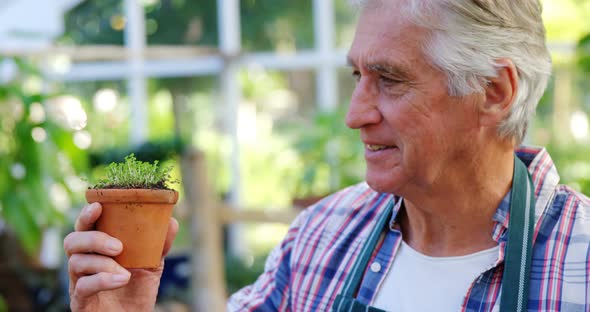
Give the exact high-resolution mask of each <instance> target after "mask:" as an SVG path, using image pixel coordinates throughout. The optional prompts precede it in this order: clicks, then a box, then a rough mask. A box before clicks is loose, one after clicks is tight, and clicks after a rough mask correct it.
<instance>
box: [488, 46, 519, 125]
mask: <svg viewBox="0 0 590 312" xmlns="http://www.w3.org/2000/svg"><path fill="white" fill-rule="evenodd" d="M496 64H498V67H499V68H498V76H497V77H488V78H487V79H488V80H487V84H486V85H485V86H484V92H485V94H484V95H485V98H484V101H483V102H482V103H481V105H480V107H479V122H480V125H481V126H488V127H494V126H497V125H498V124H499V123H500V122H501V121H502V120H504V118H505V117H506V116H508V114H509V113H510V109H511V108H512V104H513V102H514V100H515V99H516V92H517V91H518V71H517V70H516V66H514V63H513V62H512V60H510V59H507V58H503V59H499V60H496Z"/></svg>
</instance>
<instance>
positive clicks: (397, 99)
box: [346, 1, 481, 196]
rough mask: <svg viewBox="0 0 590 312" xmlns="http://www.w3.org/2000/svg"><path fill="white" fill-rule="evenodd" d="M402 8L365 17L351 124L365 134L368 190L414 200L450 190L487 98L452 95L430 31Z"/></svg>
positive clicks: (353, 52)
mask: <svg viewBox="0 0 590 312" xmlns="http://www.w3.org/2000/svg"><path fill="white" fill-rule="evenodd" d="M396 2H397V1H384V2H383V3H384V4H382V5H380V6H379V7H376V8H366V9H364V10H363V12H362V13H361V16H360V19H359V23H358V26H357V30H356V34H355V38H354V41H353V43H352V46H351V48H350V51H349V61H350V63H351V65H352V67H353V72H354V75H355V76H356V77H357V78H358V82H357V85H356V88H355V90H354V93H353V95H352V100H351V104H350V108H349V111H348V114H347V116H346V124H347V125H348V126H349V127H350V128H353V129H359V130H360V133H361V139H362V141H363V143H364V144H365V159H366V162H367V172H366V180H367V182H368V184H369V185H370V186H371V187H372V188H373V189H375V190H377V191H380V192H392V193H396V194H399V195H403V196H407V195H409V194H418V193H416V192H423V191H428V190H429V189H431V190H432V189H435V187H436V186H437V185H442V184H444V182H445V179H446V178H451V176H450V175H452V172H453V169H457V168H460V166H461V164H462V163H463V164H464V162H465V161H469V159H468V156H469V155H470V154H469V153H467V152H466V151H467V150H468V149H469V146H470V144H469V143H470V141H472V140H474V139H475V138H476V135H477V131H478V129H477V113H476V110H475V103H476V100H477V99H480V98H481V97H477V96H468V97H465V98H458V97H451V96H449V95H448V93H447V82H446V78H445V76H444V74H443V73H442V72H441V71H440V70H438V69H436V68H435V67H433V66H432V65H431V64H429V62H428V59H427V58H426V56H425V54H424V53H423V51H422V45H423V43H424V40H425V39H426V36H427V32H426V31H425V30H424V29H421V28H418V27H416V26H414V25H412V24H411V23H409V22H408V21H406V20H405V19H404V17H402V16H400V13H399V12H398V10H397V9H396V7H398V8H399V3H396ZM471 143H473V142H471ZM441 183H442V184H441Z"/></svg>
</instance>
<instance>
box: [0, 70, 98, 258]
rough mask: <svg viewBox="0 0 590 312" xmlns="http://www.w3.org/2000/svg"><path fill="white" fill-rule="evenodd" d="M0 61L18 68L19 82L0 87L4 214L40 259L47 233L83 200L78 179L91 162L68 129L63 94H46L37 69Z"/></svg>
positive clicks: (0, 207)
mask: <svg viewBox="0 0 590 312" xmlns="http://www.w3.org/2000/svg"><path fill="white" fill-rule="evenodd" d="M0 62H8V63H11V62H13V63H14V64H16V67H17V71H16V74H15V77H12V79H11V80H10V81H7V82H5V83H3V84H0V146H2V148H1V149H0V215H1V216H2V218H3V219H4V220H6V222H7V223H8V224H9V225H10V228H11V229H12V230H13V231H14V232H15V233H16V235H17V237H18V239H19V240H20V242H21V243H22V245H23V247H24V248H25V250H26V251H27V252H28V253H29V254H30V255H32V256H34V255H35V254H36V253H37V252H38V250H39V247H40V242H41V236H42V233H43V230H44V229H46V228H48V227H52V226H58V225H61V224H63V222H64V212H65V211H66V210H67V209H69V208H70V205H71V202H72V201H76V200H78V199H79V195H77V194H76V192H79V188H80V185H81V184H83V183H82V182H81V181H80V180H79V178H78V174H79V173H81V172H83V171H84V170H85V168H86V165H87V161H86V160H87V158H86V153H85V152H84V151H83V150H81V149H80V148H78V147H77V146H76V145H75V144H74V140H73V135H74V130H73V129H72V128H69V127H67V125H65V124H64V121H67V118H66V117H64V116H63V114H62V113H63V111H60V109H59V107H58V106H59V105H58V104H59V103H58V100H54V99H56V97H57V94H46V93H43V92H41V84H42V81H43V78H42V77H41V76H40V74H39V72H38V71H37V70H36V66H35V64H33V63H31V62H28V61H25V60H22V59H18V58H15V59H9V58H0ZM31 81H33V83H32V82H31ZM82 188H83V186H82Z"/></svg>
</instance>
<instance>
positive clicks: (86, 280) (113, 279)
mask: <svg viewBox="0 0 590 312" xmlns="http://www.w3.org/2000/svg"><path fill="white" fill-rule="evenodd" d="M130 276H131V275H122V274H111V273H106V272H101V273H97V274H94V275H88V276H83V277H80V278H79V279H78V282H77V283H76V286H75V288H74V297H75V299H78V300H80V301H83V300H84V299H85V298H88V297H90V296H92V295H95V294H96V293H98V292H100V291H103V290H112V289H117V288H119V287H122V286H125V285H127V283H129V278H130Z"/></svg>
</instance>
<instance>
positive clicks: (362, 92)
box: [346, 77, 381, 129]
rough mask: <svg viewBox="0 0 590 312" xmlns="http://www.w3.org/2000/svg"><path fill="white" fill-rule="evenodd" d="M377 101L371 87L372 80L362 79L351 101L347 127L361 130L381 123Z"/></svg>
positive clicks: (347, 114)
mask: <svg viewBox="0 0 590 312" xmlns="http://www.w3.org/2000/svg"><path fill="white" fill-rule="evenodd" d="M377 101H378V96H377V94H376V92H375V90H373V88H372V87H371V84H370V80H369V79H368V78H365V77H361V79H360V80H359V82H358V83H357V85H356V87H355V88H354V92H353V93H352V98H351V99H350V105H349V107H348V112H347V113H346V125H347V126H348V127H349V128H351V129H360V128H363V127H365V126H368V125H371V124H376V123H378V122H379V121H381V113H380V112H379V110H378V107H377Z"/></svg>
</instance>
